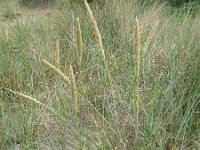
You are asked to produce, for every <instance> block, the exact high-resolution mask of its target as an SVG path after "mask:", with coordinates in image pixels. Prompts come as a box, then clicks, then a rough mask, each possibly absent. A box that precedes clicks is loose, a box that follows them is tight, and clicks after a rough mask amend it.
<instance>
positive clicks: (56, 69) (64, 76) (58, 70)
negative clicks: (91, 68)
mask: <svg viewBox="0 0 200 150" xmlns="http://www.w3.org/2000/svg"><path fill="white" fill-rule="evenodd" d="M42 61H43V62H44V63H45V64H46V65H47V66H49V68H51V69H52V70H53V71H54V72H55V73H56V74H57V75H58V76H59V77H60V78H61V79H62V80H64V81H65V82H68V83H69V84H71V81H70V79H69V78H68V77H67V76H66V75H65V74H64V73H63V72H62V71H61V70H60V69H58V68H56V67H55V66H54V65H52V64H50V63H49V62H47V61H46V60H44V59H43V60H42Z"/></svg>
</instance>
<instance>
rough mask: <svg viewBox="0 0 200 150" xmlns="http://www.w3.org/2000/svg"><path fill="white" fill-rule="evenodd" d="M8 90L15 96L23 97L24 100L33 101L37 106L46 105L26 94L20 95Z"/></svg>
mask: <svg viewBox="0 0 200 150" xmlns="http://www.w3.org/2000/svg"><path fill="white" fill-rule="evenodd" d="M6 90H8V91H10V92H12V93H13V94H14V95H18V96H20V97H23V98H25V99H28V100H30V101H32V102H35V103H37V104H40V105H44V104H43V103H41V102H40V101H38V100H37V99H35V98H33V97H31V96H28V95H25V94H23V93H19V92H14V91H12V90H10V89H6Z"/></svg>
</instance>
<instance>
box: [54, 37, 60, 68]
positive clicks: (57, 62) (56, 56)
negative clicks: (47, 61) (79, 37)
mask: <svg viewBox="0 0 200 150" xmlns="http://www.w3.org/2000/svg"><path fill="white" fill-rule="evenodd" d="M55 61H56V62H55V65H56V67H58V68H60V46H59V40H56V51H55Z"/></svg>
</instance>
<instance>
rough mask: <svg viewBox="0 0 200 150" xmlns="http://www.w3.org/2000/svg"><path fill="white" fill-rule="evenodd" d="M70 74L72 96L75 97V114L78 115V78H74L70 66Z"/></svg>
mask: <svg viewBox="0 0 200 150" xmlns="http://www.w3.org/2000/svg"><path fill="white" fill-rule="evenodd" d="M70 72H71V83H72V84H71V86H72V94H73V97H74V110H75V113H76V114H78V92H77V88H76V78H75V76H74V72H73V68H72V66H71V65H70Z"/></svg>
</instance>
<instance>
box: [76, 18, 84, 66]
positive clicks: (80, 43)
mask: <svg viewBox="0 0 200 150" xmlns="http://www.w3.org/2000/svg"><path fill="white" fill-rule="evenodd" d="M76 28H77V29H76V32H77V33H76V34H77V48H78V51H79V53H80V54H79V67H81V62H82V57H83V39H82V34H81V26H80V20H79V18H77V19H76Z"/></svg>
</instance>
